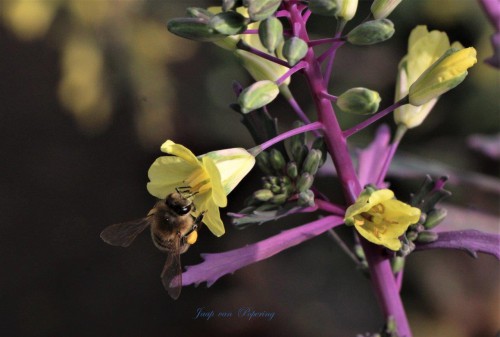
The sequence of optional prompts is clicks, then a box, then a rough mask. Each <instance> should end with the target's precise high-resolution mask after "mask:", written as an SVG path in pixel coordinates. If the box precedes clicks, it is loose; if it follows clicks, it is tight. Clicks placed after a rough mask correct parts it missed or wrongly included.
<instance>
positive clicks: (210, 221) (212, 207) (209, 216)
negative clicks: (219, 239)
mask: <svg viewBox="0 0 500 337" xmlns="http://www.w3.org/2000/svg"><path fill="white" fill-rule="evenodd" d="M194 203H195V205H196V213H197V215H198V214H200V213H201V212H205V215H204V216H203V223H204V224H205V225H206V226H207V227H208V229H209V230H210V231H211V232H212V233H213V234H214V235H215V236H221V235H223V234H224V233H225V230H224V224H223V222H222V220H221V218H220V213H219V207H217V205H216V204H215V203H214V202H213V200H212V198H211V196H209V195H207V194H204V195H196V196H195V199H194Z"/></svg>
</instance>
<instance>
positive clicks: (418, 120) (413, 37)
mask: <svg viewBox="0 0 500 337" xmlns="http://www.w3.org/2000/svg"><path fill="white" fill-rule="evenodd" d="M450 48H455V49H461V48H463V47H462V45H461V44H460V43H459V42H454V43H453V44H450V41H449V39H448V36H447V35H446V33H444V32H440V31H437V30H433V31H430V32H429V31H428V30H427V27H426V26H417V27H415V28H414V29H413V30H412V32H411V33H410V37H409V39H408V54H406V55H405V56H404V57H403V59H402V60H401V62H400V63H399V75H398V78H397V82H396V101H399V100H400V99H402V98H404V97H406V96H407V95H408V94H409V92H410V87H411V86H412V85H413V84H414V83H415V82H416V81H417V80H418V79H419V77H420V76H421V75H422V74H423V73H424V72H425V71H426V70H427V69H429V68H430V67H431V65H433V64H434V63H435V62H436V61H437V60H438V59H439V58H440V57H442V56H443V55H444V54H445V53H446V51H447V50H449V49H450ZM422 84H423V83H422ZM457 84H458V83H457ZM414 89H415V87H413V90H414ZM449 89H451V88H448V89H447V90H449ZM434 94H435V93H434ZM410 96H411V98H410V102H411V103H412V104H406V105H403V106H402V107H400V108H398V109H396V110H395V111H394V119H395V121H396V123H397V124H402V125H404V126H406V127H407V128H414V127H417V126H419V125H420V124H422V122H423V121H424V119H425V118H426V117H427V115H428V114H429V113H430V111H431V110H432V108H433V107H434V105H435V104H436V102H437V100H438V98H439V95H436V96H434V95H433V96H432V97H427V99H428V100H427V101H426V102H425V103H421V102H419V103H421V104H418V106H417V104H416V100H415V97H418V96H415V92H413V93H412V95H410Z"/></svg>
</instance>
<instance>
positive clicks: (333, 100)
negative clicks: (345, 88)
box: [321, 92, 338, 102]
mask: <svg viewBox="0 0 500 337" xmlns="http://www.w3.org/2000/svg"><path fill="white" fill-rule="evenodd" d="M321 95H323V97H324V98H326V99H329V100H330V101H332V102H337V99H338V97H337V96H334V95H332V94H329V93H327V92H323V93H322V94H321Z"/></svg>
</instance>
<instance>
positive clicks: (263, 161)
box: [255, 151, 273, 175]
mask: <svg viewBox="0 0 500 337" xmlns="http://www.w3.org/2000/svg"><path fill="white" fill-rule="evenodd" d="M255 162H256V163H257V166H258V167H259V169H260V170H261V171H262V172H264V174H268V175H269V174H273V170H272V166H271V163H270V162H269V153H268V152H266V151H262V152H261V153H259V155H258V156H257V157H255Z"/></svg>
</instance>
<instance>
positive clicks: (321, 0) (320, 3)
mask: <svg viewBox="0 0 500 337" xmlns="http://www.w3.org/2000/svg"><path fill="white" fill-rule="evenodd" d="M309 10H310V11H311V12H313V13H314V14H319V15H324V16H336V15H337V12H338V11H339V4H338V0H309Z"/></svg>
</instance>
